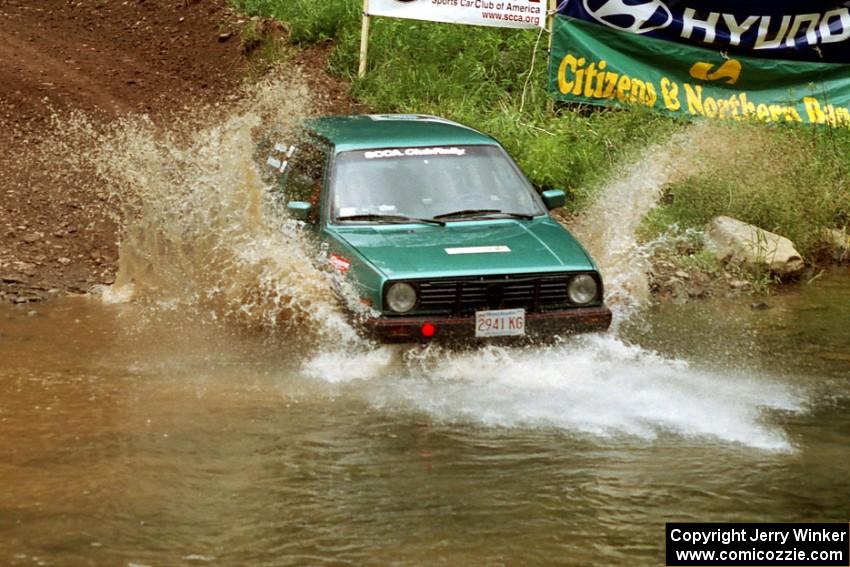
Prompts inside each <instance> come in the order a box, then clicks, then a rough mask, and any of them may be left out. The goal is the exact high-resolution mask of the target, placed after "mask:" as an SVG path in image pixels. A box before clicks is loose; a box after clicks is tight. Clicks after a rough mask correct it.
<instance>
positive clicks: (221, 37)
mask: <svg viewBox="0 0 850 567" xmlns="http://www.w3.org/2000/svg"><path fill="white" fill-rule="evenodd" d="M231 37H233V32H232V31H228V32H224V33H220V34H218V42H219V43H224V42H225V41H227V40H228V39H230V38H231Z"/></svg>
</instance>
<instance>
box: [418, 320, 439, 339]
mask: <svg viewBox="0 0 850 567" xmlns="http://www.w3.org/2000/svg"><path fill="white" fill-rule="evenodd" d="M419 331H420V332H421V333H422V336H423V337H425V338H426V339H430V338H432V337H433V336H434V335H436V334H437V326H436V325H434V323H423V324H422V327H420V328H419Z"/></svg>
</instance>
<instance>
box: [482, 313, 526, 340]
mask: <svg viewBox="0 0 850 567" xmlns="http://www.w3.org/2000/svg"><path fill="white" fill-rule="evenodd" d="M523 335H525V309H502V310H499V311H476V312H475V336H476V337H521V336H523Z"/></svg>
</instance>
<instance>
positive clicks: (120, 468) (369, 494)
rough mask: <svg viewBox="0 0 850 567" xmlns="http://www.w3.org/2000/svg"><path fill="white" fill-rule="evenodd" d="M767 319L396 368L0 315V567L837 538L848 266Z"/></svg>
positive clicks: (842, 503)
mask: <svg viewBox="0 0 850 567" xmlns="http://www.w3.org/2000/svg"><path fill="white" fill-rule="evenodd" d="M766 303H767V304H768V306H769V308H768V309H753V308H752V307H751V305H750V302H748V301H744V300H734V301H732V300H715V301H705V302H696V303H692V304H688V305H684V306H665V307H661V308H655V309H651V310H649V311H644V312H642V313H640V314H639V315H636V316H633V317H632V318H631V320H630V321H629V322H628V323H627V324H626V325H624V326H623V327H622V328H621V330H620V331H619V334H618V335H614V334H612V335H603V336H591V337H579V338H576V339H571V340H568V341H566V342H564V343H563V344H561V345H557V346H553V347H540V348H523V349H483V350H481V351H476V352H465V353H458V352H445V351H434V352H430V351H427V352H414V353H413V354H411V353H408V354H407V355H404V354H403V353H401V352H399V351H396V350H390V349H382V348H371V347H365V346H362V347H358V348H356V349H354V350H352V348H350V347H347V348H346V349H340V348H337V347H334V346H332V345H323V344H320V343H319V344H316V343H312V344H311V343H309V342H305V341H303V340H299V339H298V333H297V332H295V333H288V334H286V333H284V334H277V335H274V336H272V335H270V334H269V333H267V332H251V333H247V332H243V331H240V330H239V329H238V328H234V327H232V326H228V325H224V324H220V323H212V322H208V321H207V320H206V319H204V318H203V317H196V316H195V315H187V314H186V313H185V312H183V311H182V310H180V309H172V310H168V309H157V310H152V309H151V308H149V307H140V306H137V305H132V304H123V305H108V304H105V303H103V302H100V301H97V300H93V299H82V298H68V299H64V300H57V301H53V302H50V303H46V304H44V305H40V306H37V307H35V311H36V313H35V314H30V313H29V312H30V311H31V310H32V308H31V307H12V306H2V307H0V361H2V364H0V431H2V434H0V563H2V564H8V565H151V566H153V565H193V564H211V565H248V564H250V565H321V564H331V565H344V564H351V565H370V564H371V565H386V564H396V565H422V564H430V565H434V564H446V565H460V564H476V565H515V564H524V565H531V564H540V565H542V564H567V565H578V564H583V565H587V564H595V565H661V564H663V562H662V561H663V560H662V554H663V547H662V546H663V533H664V531H663V530H664V523H665V522H666V521H671V520H683V521H684V520H690V521H732V520H739V521H797V520H800V521H802V520H818V521H847V520H848V516H850V326H848V321H850V272H848V271H847V270H844V271H835V272H832V273H830V274H827V275H825V276H824V277H822V278H820V279H818V280H817V281H816V282H814V283H812V284H811V285H807V286H802V287H801V288H800V289H799V290H798V291H792V292H787V293H783V294H781V295H779V296H777V297H772V298H769V299H768V300H767V302H766ZM205 321H206V322H205Z"/></svg>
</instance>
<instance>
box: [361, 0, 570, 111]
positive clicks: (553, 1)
mask: <svg viewBox="0 0 850 567" xmlns="http://www.w3.org/2000/svg"><path fill="white" fill-rule="evenodd" d="M367 1H368V0H367ZM557 9H558V0H549V10H548V14H547V23H548V27H549V47H548V50H547V51H548V55H549V59H548V61H546V66H547V68H548V67H549V66H550V65H552V38H553V37H554V36H555V11H556V10H557ZM546 80H547V81H548V80H549V74H548V73H547V74H546ZM546 90H547V91H548V90H549V88H548V86H547V88H546ZM548 98H549V100H548V101H546V109H547V110H548V111H549V112H555V99H553V98H552V94H551V93H549V97H548Z"/></svg>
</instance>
